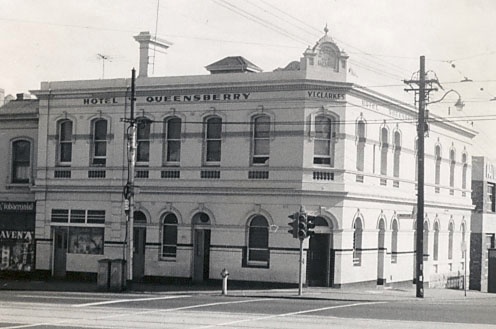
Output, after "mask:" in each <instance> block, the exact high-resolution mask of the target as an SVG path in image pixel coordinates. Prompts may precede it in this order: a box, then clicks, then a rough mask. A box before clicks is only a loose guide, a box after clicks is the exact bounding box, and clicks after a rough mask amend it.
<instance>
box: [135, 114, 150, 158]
mask: <svg viewBox="0 0 496 329" xmlns="http://www.w3.org/2000/svg"><path fill="white" fill-rule="evenodd" d="M137 122H138V125H137V127H138V133H137V145H138V149H137V152H136V162H137V164H138V165H148V162H149V161H150V131H151V125H152V123H151V121H150V119H147V118H138V120H137Z"/></svg>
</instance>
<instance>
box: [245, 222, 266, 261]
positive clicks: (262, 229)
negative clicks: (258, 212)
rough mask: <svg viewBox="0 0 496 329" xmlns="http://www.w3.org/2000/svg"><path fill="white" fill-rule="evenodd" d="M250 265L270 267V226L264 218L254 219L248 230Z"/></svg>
mask: <svg viewBox="0 0 496 329" xmlns="http://www.w3.org/2000/svg"><path fill="white" fill-rule="evenodd" d="M248 230H249V231H248V264H254V265H255V264H256V265H268V263H269V224H268V222H267V219H265V217H263V216H256V217H254V218H253V219H252V220H251V221H250V224H249V228H248Z"/></svg>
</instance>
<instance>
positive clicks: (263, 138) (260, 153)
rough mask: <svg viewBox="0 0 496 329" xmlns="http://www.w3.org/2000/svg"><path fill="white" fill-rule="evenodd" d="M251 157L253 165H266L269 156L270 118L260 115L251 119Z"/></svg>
mask: <svg viewBox="0 0 496 329" xmlns="http://www.w3.org/2000/svg"><path fill="white" fill-rule="evenodd" d="M251 142H252V147H251V151H252V157H251V163H252V164H254V165H268V164H269V154H270V118H269V116H267V115H260V116H257V117H255V118H253V135H252V141H251Z"/></svg>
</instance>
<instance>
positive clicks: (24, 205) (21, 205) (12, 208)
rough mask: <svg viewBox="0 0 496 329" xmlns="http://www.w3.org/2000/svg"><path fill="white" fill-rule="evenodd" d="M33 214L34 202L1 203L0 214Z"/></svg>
mask: <svg viewBox="0 0 496 329" xmlns="http://www.w3.org/2000/svg"><path fill="white" fill-rule="evenodd" d="M3 211H9V212H32V211H34V202H9V201H0V212H3Z"/></svg>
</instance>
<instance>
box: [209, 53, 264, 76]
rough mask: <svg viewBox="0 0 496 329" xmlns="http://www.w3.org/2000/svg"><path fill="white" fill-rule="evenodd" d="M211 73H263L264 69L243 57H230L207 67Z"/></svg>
mask: <svg viewBox="0 0 496 329" xmlns="http://www.w3.org/2000/svg"><path fill="white" fill-rule="evenodd" d="M205 68H206V69H207V70H208V71H210V73H212V74H214V73H242V72H262V69H261V68H259V67H258V66H256V65H255V64H253V63H252V62H250V61H249V60H247V59H246V58H244V57H243V56H228V57H226V58H224V59H221V60H220V61H217V62H215V63H212V64H210V65H208V66H206V67H205Z"/></svg>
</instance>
